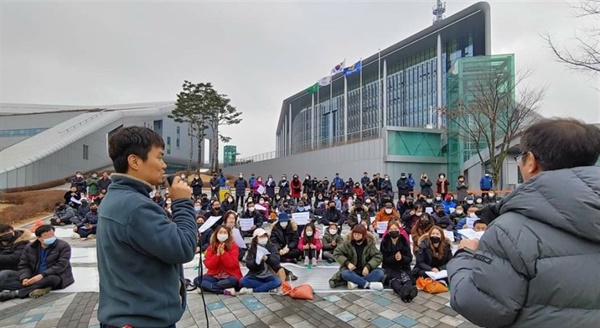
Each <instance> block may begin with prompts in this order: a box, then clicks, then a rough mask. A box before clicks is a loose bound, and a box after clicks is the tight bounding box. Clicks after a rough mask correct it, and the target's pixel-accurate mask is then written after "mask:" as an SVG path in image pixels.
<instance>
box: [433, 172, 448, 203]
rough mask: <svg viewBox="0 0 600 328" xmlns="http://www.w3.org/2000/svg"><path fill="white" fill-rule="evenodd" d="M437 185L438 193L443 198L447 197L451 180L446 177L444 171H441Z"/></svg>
mask: <svg viewBox="0 0 600 328" xmlns="http://www.w3.org/2000/svg"><path fill="white" fill-rule="evenodd" d="M435 185H436V186H437V193H438V194H440V195H441V196H442V199H443V198H446V194H448V185H450V181H448V179H446V175H445V174H444V173H440V174H439V175H438V179H437V181H436V182H435Z"/></svg>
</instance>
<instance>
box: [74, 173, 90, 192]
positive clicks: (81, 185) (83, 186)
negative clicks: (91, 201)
mask: <svg viewBox="0 0 600 328" xmlns="http://www.w3.org/2000/svg"><path fill="white" fill-rule="evenodd" d="M71 185H75V187H77V192H79V193H85V192H86V191H87V181H86V180H85V178H84V177H81V178H78V177H76V176H75V177H72V178H71Z"/></svg>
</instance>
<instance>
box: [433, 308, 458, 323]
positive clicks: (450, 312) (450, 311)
mask: <svg viewBox="0 0 600 328" xmlns="http://www.w3.org/2000/svg"><path fill="white" fill-rule="evenodd" d="M438 312H440V313H443V314H445V315H449V316H452V317H456V316H457V315H458V313H457V312H456V311H454V310H453V309H452V308H449V307H447V306H444V307H443V308H441V309H439V310H438ZM459 320H460V319H459ZM463 321H464V320H463Z"/></svg>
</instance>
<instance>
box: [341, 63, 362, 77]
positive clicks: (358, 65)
mask: <svg viewBox="0 0 600 328" xmlns="http://www.w3.org/2000/svg"><path fill="white" fill-rule="evenodd" d="M361 68H362V60H359V61H357V62H356V63H354V64H353V65H352V66H348V67H346V68H344V75H351V74H354V73H356V72H360V70H361Z"/></svg>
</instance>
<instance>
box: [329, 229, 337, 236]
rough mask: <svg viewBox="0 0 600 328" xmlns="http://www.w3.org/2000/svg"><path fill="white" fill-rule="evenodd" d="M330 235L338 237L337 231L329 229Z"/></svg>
mask: <svg viewBox="0 0 600 328" xmlns="http://www.w3.org/2000/svg"><path fill="white" fill-rule="evenodd" d="M329 233H330V234H332V235H336V234H337V229H329Z"/></svg>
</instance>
